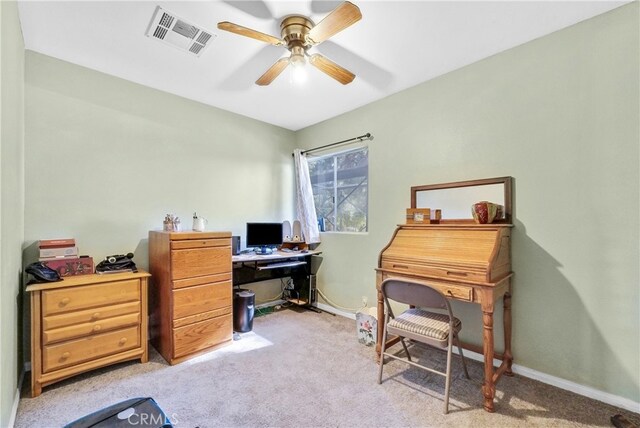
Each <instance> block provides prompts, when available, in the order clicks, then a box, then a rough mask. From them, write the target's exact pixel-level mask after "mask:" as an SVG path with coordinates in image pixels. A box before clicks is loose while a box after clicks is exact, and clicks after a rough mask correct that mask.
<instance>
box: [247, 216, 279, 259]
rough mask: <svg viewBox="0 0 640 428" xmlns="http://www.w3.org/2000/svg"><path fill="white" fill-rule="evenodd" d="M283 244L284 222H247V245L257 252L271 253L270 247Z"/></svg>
mask: <svg viewBox="0 0 640 428" xmlns="http://www.w3.org/2000/svg"><path fill="white" fill-rule="evenodd" d="M280 244H282V223H247V247H255V248H259V250H257V249H256V253H259V254H269V253H271V249H270V247H276V246H278V245H280Z"/></svg>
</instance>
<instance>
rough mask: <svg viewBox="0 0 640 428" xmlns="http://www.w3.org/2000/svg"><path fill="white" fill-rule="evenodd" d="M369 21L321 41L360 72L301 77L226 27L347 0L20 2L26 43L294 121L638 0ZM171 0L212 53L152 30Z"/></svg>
mask: <svg viewBox="0 0 640 428" xmlns="http://www.w3.org/2000/svg"><path fill="white" fill-rule="evenodd" d="M352 1H353V2H354V3H355V4H356V5H357V6H358V7H360V10H361V12H362V20H361V21H359V22H357V23H356V24H354V25H352V26H351V27H349V28H347V29H346V30H344V31H342V32H340V33H338V34H337V35H335V36H334V37H332V38H331V39H330V40H328V41H326V42H324V43H322V44H320V45H318V46H317V47H315V48H313V50H314V51H316V52H319V53H321V54H323V55H324V56H326V57H327V58H329V59H331V60H333V61H335V62H337V63H338V64H340V65H342V66H343V67H345V68H347V69H349V70H351V71H352V72H353V73H355V74H356V76H357V77H356V79H355V80H354V81H353V83H351V84H349V85H346V86H343V85H341V84H339V83H338V82H336V81H334V80H333V79H331V78H330V77H328V76H327V75H325V74H322V73H321V72H320V71H318V70H316V69H315V68H313V67H307V69H308V73H309V75H308V79H307V81H306V82H305V83H304V84H302V85H300V84H295V83H293V82H292V81H291V79H290V78H289V74H288V73H289V70H285V71H284V72H283V73H282V74H281V75H280V76H279V77H278V78H277V79H276V80H275V81H274V82H273V83H272V84H271V85H270V86H266V87H259V86H257V85H255V84H254V82H255V80H256V79H257V78H258V77H260V76H261V75H262V74H263V73H264V71H266V70H267V69H268V68H269V67H270V66H271V65H272V64H273V63H274V62H275V61H276V60H277V59H278V58H280V57H282V56H285V55H286V54H288V52H287V51H286V49H285V48H283V47H275V46H271V45H267V44H265V43H262V42H259V41H257V40H254V39H250V38H246V37H242V36H238V35H236V34H232V33H228V32H224V31H220V30H218V29H217V27H216V24H217V22H219V21H231V22H234V23H237V24H240V25H243V26H245V27H250V28H253V29H256V30H258V31H261V32H264V33H268V34H272V35H274V36H278V37H279V35H280V31H279V22H280V19H281V18H282V17H284V16H286V15H289V14H302V15H306V16H310V17H311V19H312V20H313V21H314V22H316V23H317V22H319V21H320V20H321V19H322V18H323V17H324V16H325V15H326V14H328V13H329V12H330V11H331V10H332V9H333V8H334V7H336V6H337V5H338V4H340V1H328V0H326V1H319V0H311V1H309V0H307V1H271V0H269V1H104V2H98V1H66V2H63V1H50V0H49V1H26V0H22V1H19V11H20V20H21V23H22V30H23V34H24V42H25V47H26V48H27V49H30V50H33V51H36V52H40V53H43V54H46V55H49V56H52V57H55V58H59V59H62V60H65V61H69V62H72V63H75V64H78V65H81V66H84V67H88V68H91V69H94V70H98V71H101V72H104V73H107V74H110V75H113V76H117V77H121V78H123V79H127V80H130V81H133V82H137V83H140V84H142V85H146V86H149V87H152V88H156V89H159V90H162V91H166V92H169V93H172V94H176V95H179V96H182V97H185V98H189V99H192V100H196V101H199V102H202V103H205V104H208V105H211V106H215V107H219V108H221V109H224V110H228V111H232V112H235V113H239V114H242V115H245V116H249V117H252V118H254V119H258V120H261V121H264V122H268V123H271V124H274V125H278V126H282V127H284V128H287V129H291V130H298V129H301V128H304V127H307V126H309V125H312V124H315V123H318V122H321V121H323V120H326V119H329V118H332V117H334V116H337V115H340V114H342V113H344V112H347V111H350V110H353V109H355V108H357V107H360V106H362V105H365V104H368V103H370V102H372V101H375V100H378V99H381V98H384V97H386V96H388V95H390V94H393V93H395V92H398V91H400V90H403V89H405V88H408V87H411V86H414V85H416V84H418V83H421V82H424V81H426V80H429V79H432V78H434V77H436V76H439V75H442V74H444V73H447V72H449V71H452V70H455V69H457V68H460V67H463V66H465V65H467V64H471V63H473V62H475V61H478V60H481V59H483V58H486V57H488V56H491V55H494V54H496V53H498V52H501V51H504V50H506V49H509V48H512V47H514V46H517V45H520V44H522V43H525V42H527V41H530V40H533V39H536V38H538V37H541V36H544V35H546V34H549V33H551V32H554V31H557V30H559V29H562V28H565V27H567V26H569V25H572V24H575V23H577V22H579V21H582V20H585V19H588V18H590V17H593V16H595V15H598V14H601V13H604V12H606V11H608V10H611V9H614V8H616V7H618V6H620V5H622V4H624V3H627V1H596V2H586V1H568V2H559V1H538V2H516V1H492V2H484V1H469V2H463V1H373V0H352ZM157 5H159V6H161V7H163V8H165V9H167V10H168V11H170V12H173V13H174V14H175V15H177V16H178V17H180V18H183V19H185V20H186V21H188V22H190V23H191V24H194V25H197V26H200V27H201V28H203V29H205V30H208V31H210V32H212V33H213V34H215V35H216V38H215V39H214V40H213V42H212V43H211V44H210V45H209V46H208V47H207V48H206V49H205V50H204V51H203V53H202V55H201V56H200V57H195V56H193V55H191V54H189V53H187V52H183V51H180V50H178V49H176V48H173V47H171V46H167V45H165V44H163V43H161V42H158V41H157V40H155V39H153V38H150V37H146V36H145V32H146V30H147V26H148V25H149V22H150V21H151V17H152V15H153V13H154V10H155V8H156V6H157Z"/></svg>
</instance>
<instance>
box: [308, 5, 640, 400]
mask: <svg viewBox="0 0 640 428" xmlns="http://www.w3.org/2000/svg"><path fill="white" fill-rule="evenodd" d="M638 16H639V13H638V2H635V3H633V4H629V5H626V6H623V7H621V8H618V9H616V10H614V11H612V12H610V13H607V14H604V15H601V16H598V17H595V18H593V19H590V20H588V21H585V22H582V23H579V24H577V25H575V26H573V27H570V28H568V29H565V30H563V31H559V32H557V33H554V34H551V35H549V36H547V37H543V38H541V39H538V40H535V41H532V42H530V43H527V44H524V45H522V46H519V47H517V48H514V49H511V50H509V51H506V52H503V53H501V54H498V55H495V56H493V57H491V58H488V59H486V60H483V61H480V62H478V63H475V64H472V65H470V66H467V67H464V68H462V69H460V70H457V71H454V72H452V73H449V74H447V75H445V76H442V77H439V78H437V79H434V80H431V81H428V82H426V83H423V84H421V85H418V86H416V87H413V88H410V89H408V90H406V91H403V92H401V93H398V94H395V95H393V96H390V97H388V98H386V99H383V100H381V101H378V102H375V103H372V104H369V105H367V106H365V107H362V108H359V109H357V110H355V111H352V112H350V113H347V114H344V115H342V116H339V117H337V118H334V119H332V120H329V121H326V122H323V123H321V124H318V125H315V126H312V127H309V128H306V129H304V130H302V131H299V132H298V133H296V139H297V141H298V145H300V146H302V147H305V148H308V147H313V146H318V145H322V144H326V143H328V142H331V141H339V140H343V139H345V138H348V137H349V136H353V135H361V134H363V133H365V132H371V133H372V134H373V135H374V136H375V140H374V141H372V142H371V143H370V144H369V148H370V149H369V150H370V151H369V157H370V158H369V165H370V171H369V183H370V184H369V192H370V193H369V195H370V196H369V232H368V233H367V234H361V235H355V234H344V235H343V234H331V233H325V234H323V235H322V240H323V242H322V249H323V251H324V256H325V260H324V264H323V267H322V269H321V271H320V275H319V286H320V288H321V289H322V290H323V291H324V293H325V294H326V295H327V297H328V298H329V299H331V300H333V301H334V302H336V303H338V304H341V305H342V306H346V307H358V306H359V305H360V301H361V297H362V296H367V297H368V299H369V302H375V297H376V296H375V276H374V268H375V267H376V265H377V257H378V253H379V251H380V250H381V249H382V247H383V246H384V245H385V244H386V243H387V242H388V240H389V239H390V238H391V234H392V232H393V230H394V228H395V225H396V224H397V223H401V222H402V221H403V217H404V210H405V208H407V207H409V204H410V199H409V196H410V193H409V188H410V187H411V186H412V185H420V184H431V183H444V182H450V181H460V180H467V179H476V178H489V177H500V176H506V175H510V176H513V177H514V179H515V228H514V230H513V240H512V259H513V270H514V272H515V279H514V282H513V290H514V294H513V295H514V298H513V328H514V330H513V353H514V356H515V363H516V364H518V365H521V366H524V367H527V368H530V369H534V370H537V371H540V372H543V373H547V374H550V375H553V376H557V377H559V378H563V379H567V380H570V381H574V382H577V383H579V384H582V385H586V386H590V387H593V388H596V389H599V390H602V391H606V392H609V393H612V394H615V395H619V396H622V397H625V398H627V399H630V400H633V401H635V402H639V401H640V372H639V370H640V359H639V351H640V342H639V340H640V328H639V320H640V294H639V290H640V279H639V269H638V263H639V258H640V254H639V249H638V246H639V240H640V237H639V223H640V220H639V216H638V213H639V180H640V177H639V173H638V169H639V167H638V166H639V149H638V147H639V143H638V142H639V141H640V135H639V129H638V128H639V117H640V112H639V106H638V104H639V89H640V88H639V85H638V82H639V76H640V71H639V65H638V63H639V59H638V58H639V52H640V47H639V42H638V35H639V24H638ZM417 54H419V55H421V54H424V55H428V52H425V53H420V52H418V53H417ZM336 102H338V100H336ZM433 208H437V207H433ZM454 309H455V310H456V311H457V312H458V313H459V314H461V316H462V318H463V322H464V329H463V333H464V334H463V338H464V339H466V340H468V341H472V342H476V343H480V337H481V332H480V322H481V321H480V312H479V309H478V308H477V307H476V306H474V305H465V304H459V305H456V307H455V308H454ZM498 315H500V316H499V317H498V320H499V319H500V318H501V314H498ZM496 325H500V324H499V323H498V322H496ZM498 331H501V330H498ZM498 336H501V334H499V335H498ZM500 346H501V344H500Z"/></svg>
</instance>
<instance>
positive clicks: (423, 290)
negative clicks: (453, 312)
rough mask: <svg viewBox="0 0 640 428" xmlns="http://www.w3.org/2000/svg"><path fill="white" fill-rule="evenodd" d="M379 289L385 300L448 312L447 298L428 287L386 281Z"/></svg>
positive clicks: (395, 280)
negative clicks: (446, 310)
mask: <svg viewBox="0 0 640 428" xmlns="http://www.w3.org/2000/svg"><path fill="white" fill-rule="evenodd" d="M380 289H381V291H382V295H383V297H384V298H385V300H387V299H391V300H394V301H396V302H400V303H405V304H407V305H413V306H417V307H420V308H438V309H448V310H449V311H450V308H449V302H448V301H447V298H446V297H444V295H443V294H442V293H440V291H438V290H436V289H435V288H432V287H430V286H428V285H424V284H418V283H415V282H409V281H403V280H398V279H387V280H385V281H384V282H383V283H382V285H381V286H380ZM387 303H388V302H387Z"/></svg>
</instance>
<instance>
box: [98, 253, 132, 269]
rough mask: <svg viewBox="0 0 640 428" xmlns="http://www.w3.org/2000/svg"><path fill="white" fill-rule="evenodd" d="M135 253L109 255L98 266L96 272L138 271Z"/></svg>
mask: <svg viewBox="0 0 640 428" xmlns="http://www.w3.org/2000/svg"><path fill="white" fill-rule="evenodd" d="M132 259H133V253H127V254H124V255H123V254H119V255H113V256H107V257H105V258H104V260H103V261H101V262H100V263H98V265H97V266H96V273H116V272H138V268H137V267H136V264H135V263H134V262H133V260H132Z"/></svg>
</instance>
